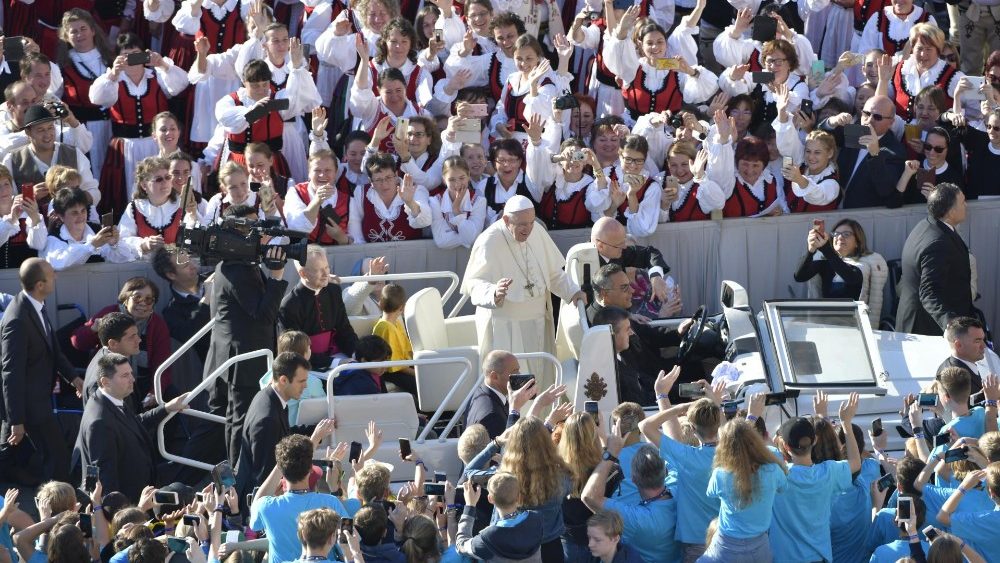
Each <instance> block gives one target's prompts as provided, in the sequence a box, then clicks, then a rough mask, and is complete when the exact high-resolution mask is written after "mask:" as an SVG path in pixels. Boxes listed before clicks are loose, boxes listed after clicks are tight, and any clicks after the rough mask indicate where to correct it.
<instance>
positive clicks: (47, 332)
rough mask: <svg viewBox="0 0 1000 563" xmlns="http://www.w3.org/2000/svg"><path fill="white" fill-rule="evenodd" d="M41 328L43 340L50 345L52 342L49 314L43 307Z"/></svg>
mask: <svg viewBox="0 0 1000 563" xmlns="http://www.w3.org/2000/svg"><path fill="white" fill-rule="evenodd" d="M42 328H44V329H45V338H46V339H47V340H48V341H49V343H50V344H51V342H52V327H51V326H50V325H49V312H48V311H47V310H46V309H45V305H44V304H43V305H42Z"/></svg>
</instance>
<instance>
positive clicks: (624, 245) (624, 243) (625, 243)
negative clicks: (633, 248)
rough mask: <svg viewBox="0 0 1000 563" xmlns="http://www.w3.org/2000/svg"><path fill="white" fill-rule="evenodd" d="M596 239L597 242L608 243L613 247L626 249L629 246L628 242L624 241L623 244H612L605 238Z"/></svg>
mask: <svg viewBox="0 0 1000 563" xmlns="http://www.w3.org/2000/svg"><path fill="white" fill-rule="evenodd" d="M595 240H597V242H599V243H601V244H606V245H608V246H610V247H611V248H617V249H618V250H625V249H626V248H628V244H627V242H622V244H611V243H610V242H608V241H605V240H601V239H595Z"/></svg>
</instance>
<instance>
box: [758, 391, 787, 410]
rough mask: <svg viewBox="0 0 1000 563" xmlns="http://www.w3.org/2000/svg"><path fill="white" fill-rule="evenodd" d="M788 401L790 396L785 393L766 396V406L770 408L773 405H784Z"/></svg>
mask: <svg viewBox="0 0 1000 563" xmlns="http://www.w3.org/2000/svg"><path fill="white" fill-rule="evenodd" d="M787 400H788V395H787V394H785V393H768V394H767V395H764V406H766V407H769V406H771V405H783V404H785V401H787Z"/></svg>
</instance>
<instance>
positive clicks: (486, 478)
mask: <svg viewBox="0 0 1000 563" xmlns="http://www.w3.org/2000/svg"><path fill="white" fill-rule="evenodd" d="M492 477H493V472H492V471H484V470H481V469H480V470H475V471H470V472H469V480H470V481H472V483H473V484H475V485H479V486H482V487H485V486H486V484H487V483H489V482H490V478H492Z"/></svg>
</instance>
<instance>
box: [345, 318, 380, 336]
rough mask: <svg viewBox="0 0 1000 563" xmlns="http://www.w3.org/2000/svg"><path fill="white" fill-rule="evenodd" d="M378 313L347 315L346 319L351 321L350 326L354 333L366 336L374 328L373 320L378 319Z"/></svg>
mask: <svg viewBox="0 0 1000 563" xmlns="http://www.w3.org/2000/svg"><path fill="white" fill-rule="evenodd" d="M379 318H380V317H379V316H378V315H365V316H358V317H348V319H347V320H348V321H349V322H350V323H351V328H353V329H354V334H357V335H358V338H361V337H362V336H368V335H369V334H371V333H372V329H373V328H375V322H376V321H378V320H379Z"/></svg>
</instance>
